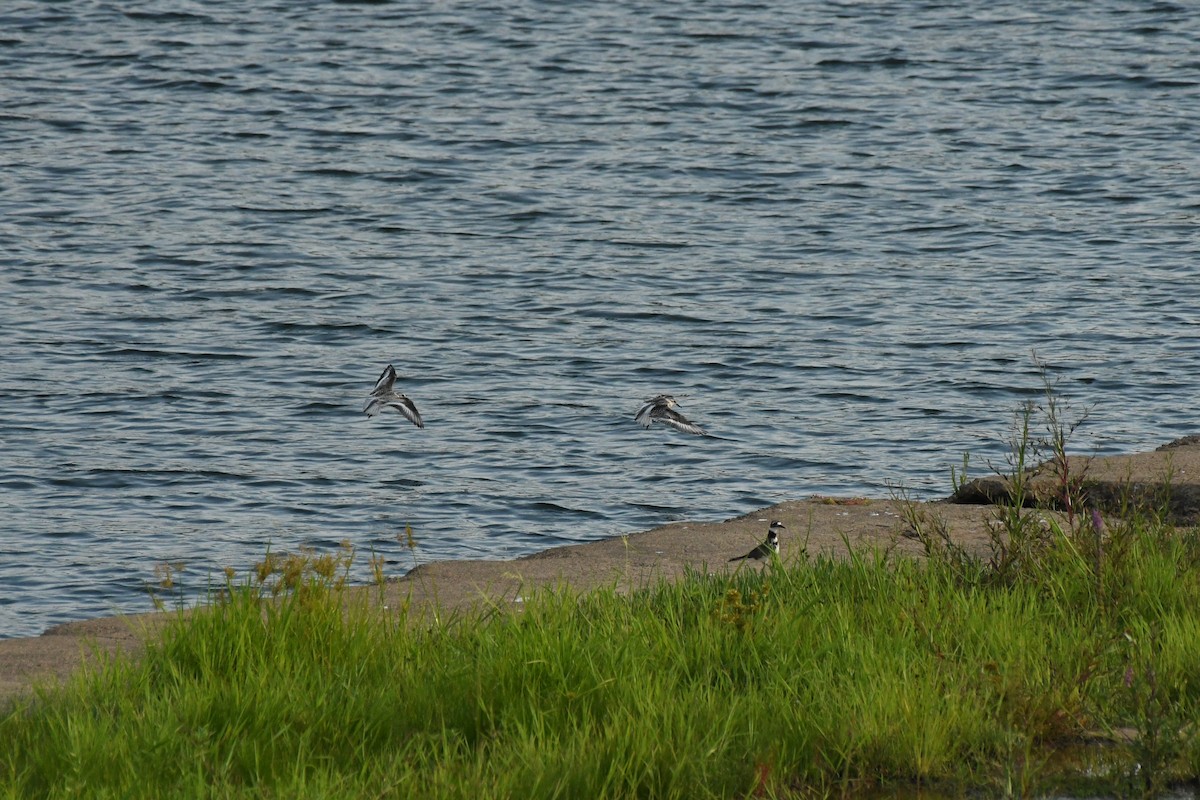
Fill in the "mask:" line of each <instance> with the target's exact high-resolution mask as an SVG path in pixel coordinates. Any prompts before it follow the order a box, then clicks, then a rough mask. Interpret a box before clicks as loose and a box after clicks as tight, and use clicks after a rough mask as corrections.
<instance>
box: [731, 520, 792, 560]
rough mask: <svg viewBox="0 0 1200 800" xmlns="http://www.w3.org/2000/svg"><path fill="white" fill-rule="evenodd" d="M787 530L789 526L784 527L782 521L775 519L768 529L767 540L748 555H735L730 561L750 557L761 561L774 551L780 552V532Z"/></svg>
mask: <svg viewBox="0 0 1200 800" xmlns="http://www.w3.org/2000/svg"><path fill="white" fill-rule="evenodd" d="M786 530H787V528H785V527H783V523H782V522H780V521H779V520H773V521H772V522H771V527H770V528H769V529H768V530H767V540H766V541H765V542H763V543H762V544H760V545H759V546H758V547H756V548H754V549H753V550H751V551H750V552H749V553H746V555H744V556H734V557H733V558H731V559H729V560H730V561H745V560H746V559H748V558H749V559H752V560H754V561H759V560H761V559H764V558H767V557H768V556H770V555H771V554H772V553H778V552H779V534H781V533H783V532H785V531H786Z"/></svg>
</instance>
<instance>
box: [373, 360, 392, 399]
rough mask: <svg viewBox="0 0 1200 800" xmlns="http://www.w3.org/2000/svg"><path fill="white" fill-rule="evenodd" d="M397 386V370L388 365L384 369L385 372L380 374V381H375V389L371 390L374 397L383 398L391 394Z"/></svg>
mask: <svg viewBox="0 0 1200 800" xmlns="http://www.w3.org/2000/svg"><path fill="white" fill-rule="evenodd" d="M395 385H396V368H395V367H393V366H392V365H391V364H388V365H387V366H386V367H384V368H383V372H381V373H380V374H379V380H377V381H375V388H374V389H372V390H371V396H372V397H382V396H383V395H385V394H391V392H392V387H393V386H395Z"/></svg>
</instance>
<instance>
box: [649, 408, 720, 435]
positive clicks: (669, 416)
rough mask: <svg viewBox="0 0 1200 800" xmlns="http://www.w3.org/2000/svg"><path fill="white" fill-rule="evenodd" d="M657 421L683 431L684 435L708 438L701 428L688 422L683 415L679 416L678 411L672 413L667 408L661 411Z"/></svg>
mask: <svg viewBox="0 0 1200 800" xmlns="http://www.w3.org/2000/svg"><path fill="white" fill-rule="evenodd" d="M659 419H660V420H662V421H663V422H665V423H667V424H668V425H670V426H671V427H672V428H675V429H676V430H680V431H683V432H684V433H694V434H696V435H697V436H708V434H707V433H705V432H704V429H703V428H701V427H700V426H699V425H697V424H695V423H694V422H691V421H689V420H688V418H687V417H685V416H684V415H683V414H680V413H679V412H678V411H672V410H671V409H669V408H665V409H663V414H662V416H660V417H659Z"/></svg>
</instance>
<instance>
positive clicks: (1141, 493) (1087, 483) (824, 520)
mask: <svg viewBox="0 0 1200 800" xmlns="http://www.w3.org/2000/svg"><path fill="white" fill-rule="evenodd" d="M1069 470H1070V471H1069V475H1068V477H1069V479H1070V480H1073V481H1078V485H1079V486H1080V489H1081V491H1082V492H1083V494H1084V496H1085V497H1086V498H1087V500H1088V502H1089V503H1090V504H1092V505H1094V506H1096V507H1097V508H1099V509H1100V510H1101V511H1102V512H1103V513H1105V514H1109V515H1113V514H1120V513H1121V512H1122V510H1123V509H1125V508H1128V507H1131V506H1138V505H1141V504H1147V503H1149V504H1151V505H1153V506H1154V507H1161V508H1165V509H1166V510H1167V513H1168V516H1169V517H1170V519H1171V520H1172V521H1173V522H1175V523H1176V524H1179V525H1187V526H1190V525H1196V524H1200V436H1188V437H1184V438H1183V439H1179V440H1177V441H1175V442H1171V443H1170V444H1168V445H1164V446H1163V447H1160V448H1158V449H1157V450H1155V451H1153V452H1148V453H1135V454H1132V455H1123V456H1108V457H1102V458H1101V457H1098V458H1082V457H1075V458H1072V459H1071V460H1070V463H1069ZM1011 485H1012V482H1011V480H1010V479H1008V478H1003V477H999V476H993V477H987V478H980V479H977V480H974V481H971V482H969V483H967V484H966V485H964V486H962V487H960V488H959V490H958V491H956V492H955V494H954V496H952V497H950V498H947V499H946V500H942V501H935V502H920V503H911V504H906V503H905V502H903V501H901V500H897V499H868V498H829V497H813V498H809V499H806V500H793V501H788V502H784V503H780V504H778V505H775V506H771V507H769V508H764V509H761V510H759V511H755V512H752V513H750V514H746V515H743V516H740V517H736V518H733V519H729V520H726V521H724V522H677V523H671V524H669V525H664V526H662V527H659V528H655V529H653V530H649V531H645V532H642V533H635V534H630V535H629V536H623V537H617V538H613V539H606V540H603V541H599V542H590V543H587V544H580V545H571V546H567V547H558V548H554V549H552V550H547V551H544V552H542V553H538V554H536V555H533V556H528V557H526V558H521V559H517V560H515V561H445V562H437V563H431V564H425V565H422V566H420V567H418V568H417V569H415V570H413V571H412V572H410V573H409V574H408V575H406V576H405V577H404V578H402V579H399V580H396V581H392V582H390V583H389V584H388V585H387V587H386V590H385V595H384V600H383V602H384V604H385V605H387V606H390V607H393V608H395V607H398V606H399V605H400V604H401V603H402V602H404V600H405V599H406V598H407V600H408V602H409V603H410V604H411V607H412V608H413V609H414V610H415V611H417V612H419V613H422V614H426V615H432V614H438V613H450V612H452V611H453V610H455V609H458V608H463V607H465V606H468V605H473V604H478V603H489V604H504V605H512V604H517V605H519V604H520V603H521V602H522V599H523V595H524V594H525V593H528V592H529V591H531V590H533V589H535V588H538V587H544V586H555V585H567V586H570V587H572V588H574V589H576V590H580V591H583V590H587V589H592V588H596V587H601V586H611V587H615V588H617V589H618V590H620V591H629V590H632V589H636V588H638V587H642V586H646V585H649V584H652V583H654V582H655V581H657V580H660V579H665V580H673V579H676V578H678V577H680V576H682V575H683V574H684V573H685V572H686V571H688V570H697V571H704V572H715V571H719V570H726V569H737V568H741V569H748V568H749V569H753V568H755V567H754V566H753V562H734V563H730V562H729V559H730V558H731V557H732V556H735V555H740V554H742V553H745V552H746V551H747V550H749V549H750V548H752V547H754V546H755V545H756V544H758V543H759V542H761V541H762V539H763V536H764V535H765V533H766V530H767V525H768V523H769V522H770V521H771V520H775V519H777V520H780V521H782V522H783V523H784V524H785V525H786V526H787V529H788V534H787V536H786V537H784V538H783V541H782V544H781V553H780V554H781V556H782V558H783V559H784V561H785V562H786V561H790V560H793V559H797V558H800V557H801V556H802V554H804V553H807V554H808V555H810V556H815V555H819V554H832V555H837V554H843V553H845V552H846V550H847V547H863V546H875V547H880V548H888V549H891V550H892V552H894V553H896V554H899V555H907V556H913V557H920V556H921V554H922V552H923V551H922V547H921V545H920V543H919V542H918V541H916V540H915V539H914V538H913V537H912V536H911V535H909V534H911V527H912V520H913V518H914V516H913V515H914V514H916V515H918V516H920V517H921V518H924V519H928V520H937V521H938V522H939V523H944V525H945V529H946V530H947V531H948V532H949V535H950V537H951V538H952V539H953V540H954V541H955V542H956V543H958V544H960V545H962V546H963V547H966V548H967V549H969V550H972V551H975V552H979V553H983V552H986V549H987V545H988V542H989V541H990V535H991V533H990V530H991V528H990V526H991V525H992V524H993V520H994V519H995V504H996V503H1000V502H1005V501H1006V500H1007V498H1008V497H1009V493H1010V491H1011ZM1056 485H1058V482H1057V481H1056V479H1055V478H1054V477H1053V476H1052V475H1049V474H1045V473H1044V472H1041V473H1039V474H1037V475H1034V476H1032V477H1031V479H1030V483H1029V487H1030V490H1029V492H1028V497H1027V504H1028V505H1036V506H1040V507H1043V508H1053V506H1054V504H1055V489H1054V487H1055V486H1056ZM743 563H745V564H746V565H745V566H742V565H743ZM367 590H368V589H366V588H364V589H359V590H356V591H367ZM370 591H375V590H374V589H370ZM171 617H172V612H163V613H150V614H139V615H130V616H116V617H105V618H101V619H94V620H86V621H82V622H72V623H68V624H66V625H59V626H56V627H54V628H51V629H50V630H48V631H46V633H44V634H43V635H41V636H37V637H31V638H25V639H7V640H2V641H0V702H5V701H7V700H9V699H11V698H14V697H17V696H19V695H21V694H25V693H28V692H29V691H30V690H31V689H32V688H33V687H34V686H35V685H37V684H39V683H49V682H53V681H56V680H61V679H64V678H66V677H68V676H69V675H70V674H71V673H73V672H74V671H76V670H77V669H78V668H79V667H80V665H82V664H83V663H84V662H85V661H87V660H88V659H89V658H95V657H96V655H98V654H114V653H124V654H129V655H134V656H136V655H137V654H138V653H139V652H140V651H141V649H142V648H143V646H144V644H143V642H144V641H145V640H146V637H151V636H154V635H155V632H156V631H157V630H159V629H160V628H161V627H162V625H163V624H164V623H165V622H167V621H168V620H169V619H170V618H171Z"/></svg>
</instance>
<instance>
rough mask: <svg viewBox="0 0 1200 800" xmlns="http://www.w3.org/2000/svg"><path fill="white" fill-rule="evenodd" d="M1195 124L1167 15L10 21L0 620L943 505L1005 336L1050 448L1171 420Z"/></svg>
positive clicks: (1016, 377)
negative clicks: (777, 521)
mask: <svg viewBox="0 0 1200 800" xmlns="http://www.w3.org/2000/svg"><path fill="white" fill-rule="evenodd" d="M1198 117H1200V16H1197V15H1196V14H1194V13H1192V12H1191V11H1190V10H1189V9H1188V8H1187V7H1186V6H1184V5H1182V4H1180V5H1172V4H1169V3H1158V4H1153V3H1145V4H1137V6H1136V7H1132V8H1131V7H1129V5H1128V4H1125V3H1118V2H1115V0H1101V2H1094V3H1016V2H999V3H997V2H994V1H993V0H989V2H986V3H984V2H974V3H967V4H943V3H933V2H930V3H857V2H856V3H847V4H832V3H825V2H819V3H818V2H808V3H806V2H760V3H745V4H736V3H735V4H729V3H723V4H703V3H702V4H697V3H670V2H660V1H659V0H656V1H655V2H644V1H642V0H630V1H629V2H619V3H608V4H603V5H600V6H596V5H591V4H588V5H579V4H545V3H538V2H506V3H502V4H493V5H484V4H479V3H475V2H470V3H468V2H461V3H459V2H439V3H427V2H421V3H407V2H393V3H361V4H358V3H311V4H306V3H292V2H287V3H282V2H280V3H270V2H266V3H264V2H253V3H251V2H245V0H228V2H205V3H190V4H181V3H176V2H172V3H166V2H145V3H141V4H134V5H132V6H130V5H129V4H117V3H108V2H75V3H70V4H60V3H46V2H22V1H21V0H17V1H16V2H9V3H7V4H5V6H4V10H3V12H0V158H2V159H3V169H2V170H0V212H2V213H0V323H2V326H3V349H2V358H0V452H2V453H3V458H2V461H0V520H2V522H0V526H2V527H0V636H18V635H29V634H35V633H38V632H40V631H41V630H43V629H45V628H46V627H47V626H48V625H50V624H54V623H57V622H61V621H65V620H69V619H77V618H83V617H88V616H95V615H99V614H106V613H112V612H115V611H118V610H120V611H139V610H145V609H148V608H149V607H150V604H149V601H148V599H147V596H146V593H145V586H146V584H147V583H148V582H152V581H153V580H154V571H155V567H156V565H160V564H162V563H164V562H176V561H182V562H184V563H185V565H186V568H187V569H186V572H185V573H184V575H183V582H182V584H181V585H182V590H183V591H184V592H185V594H187V595H189V596H195V594H196V593H197V592H199V591H201V590H202V589H203V587H204V586H205V584H206V582H207V581H208V580H210V579H211V578H212V577H213V576H215V575H218V574H219V570H220V568H221V567H225V566H231V567H234V568H236V569H238V570H245V569H246V568H248V567H249V566H250V565H252V564H253V563H254V562H255V561H256V560H258V559H260V558H261V556H262V554H263V553H264V552H265V550H266V548H267V547H268V546H270V547H272V548H273V549H275V550H291V549H295V548H296V547H298V546H301V545H307V546H312V547H315V548H318V549H319V550H327V549H329V548H332V547H335V546H336V545H337V543H338V542H340V541H342V540H349V541H350V542H351V543H353V544H354V545H355V546H356V547H358V548H360V549H362V550H370V549H374V550H375V552H377V553H378V554H380V555H381V556H383V557H384V558H385V559H386V560H387V562H388V564H387V571H388V572H389V573H391V574H400V573H403V572H404V571H405V570H407V569H408V568H409V567H411V566H412V563H413V554H412V553H410V552H409V551H408V550H407V549H406V548H405V547H404V546H403V543H402V542H401V541H399V539H398V537H399V538H403V530H404V527H405V526H406V525H411V526H412V528H413V532H414V534H415V536H416V538H417V541H418V549H417V552H416V557H417V558H418V559H420V560H430V559H446V558H480V557H485V558H509V557H513V556H517V555H521V554H524V553H529V552H532V551H536V550H539V549H543V548H546V547H551V546H555V545H560V544H563V543H567V542H576V541H584V540H589V539H596V538H600V537H605V536H612V535H616V534H620V533H625V532H629V531H635V530H639V529H644V528H648V527H651V526H654V525H657V524H659V523H662V522H666V521H669V520H675V519H682V518H691V519H721V518H726V517H729V516H733V515H736V514H740V513H744V512H746V511H749V510H752V509H754V508H757V507H761V506H764V505H767V504H770V503H773V502H776V501H780V500H784V499H788V498H797V497H804V496H807V495H810V494H813V493H832V494H844V495H854V494H867V495H874V496H882V495H886V494H887V492H888V491H889V489H888V487H889V485H897V486H902V487H905V488H906V489H907V490H908V491H909V492H911V493H912V494H913V495H915V496H917V497H934V496H940V495H944V494H946V493H947V492H948V491H949V488H950V487H949V470H950V467H951V466H952V465H956V464H958V463H959V461H960V458H961V455H962V453H964V452H970V453H972V454H973V455H974V456H975V459H976V462H979V461H982V460H983V459H989V458H990V459H993V460H998V459H1000V458H1002V454H1003V444H1002V439H1003V437H1004V435H1005V434H1006V432H1007V429H1008V424H1009V420H1010V417H1011V414H1012V412H1013V410H1014V409H1015V408H1016V407H1017V405H1018V404H1019V403H1020V402H1021V401H1022V400H1023V399H1025V398H1028V397H1030V396H1031V395H1032V394H1033V393H1035V392H1036V391H1037V389H1038V387H1039V379H1038V376H1037V373H1036V369H1035V367H1034V364H1033V360H1032V357H1031V350H1033V349H1035V348H1036V350H1037V353H1038V355H1039V357H1041V358H1042V359H1044V360H1045V361H1046V362H1047V364H1048V365H1049V367H1050V373H1051V375H1052V376H1054V377H1055V378H1057V379H1058V380H1059V381H1060V384H1059V386H1060V391H1061V392H1062V394H1063V395H1064V396H1065V397H1066V398H1068V399H1069V400H1070V401H1071V402H1073V403H1074V404H1075V405H1076V407H1078V408H1084V407H1088V406H1092V412H1091V416H1090V418H1089V420H1088V421H1087V423H1086V424H1085V425H1084V426H1083V427H1082V428H1081V430H1080V432H1079V435H1078V437H1077V439H1076V446H1077V447H1078V448H1079V449H1080V450H1081V451H1087V452H1099V453H1111V452H1128V451H1135V450H1142V449H1149V448H1152V447H1154V446H1156V445H1158V444H1160V443H1162V442H1165V441H1168V440H1170V439H1173V438H1175V437H1176V436H1179V435H1183V434H1186V433H1192V432H1195V430H1196V428H1195V424H1194V421H1193V408H1194V403H1195V397H1196V396H1197V390H1198V389H1200V386H1198V384H1197V377H1196V376H1197V370H1196V368H1195V365H1196V363H1197V356H1198V355H1200V340H1198V334H1200V328H1198V323H1200V311H1198V310H1197V303H1196V286H1197V279H1198V278H1200V266H1198V265H1200V261H1198V259H1197V255H1198V246H1197V236H1196V231H1197V222H1198V221H1200V201H1198V200H1197V194H1196V187H1197V186H1198V185H1200V159H1197V158H1196V153H1197V152H1200V124H1198V123H1200V119H1198ZM389 362H390V363H394V364H395V365H396V366H397V368H398V369H399V371H400V373H401V378H400V381H399V384H398V388H399V389H400V390H401V391H404V392H405V393H407V394H408V395H409V396H410V397H412V398H413V399H414V400H415V402H416V403H417V405H418V406H419V408H420V409H421V412H422V414H423V415H424V417H425V420H426V423H427V428H426V429H425V430H417V429H416V428H414V427H412V426H411V425H409V424H408V423H407V422H405V421H404V420H402V419H399V418H398V417H386V418H379V419H375V420H371V421H367V420H365V419H364V418H363V417H362V416H361V414H360V409H361V408H362V404H363V400H364V398H365V396H366V394H367V392H368V391H369V390H370V388H371V386H372V384H373V383H374V380H375V378H376V376H377V375H378V374H379V371H380V370H381V369H382V368H383V366H384V365H385V364H387V363H389ZM659 392H673V393H676V394H687V395H689V397H687V398H686V399H684V400H683V403H684V410H685V411H686V413H688V415H689V416H690V417H691V419H693V420H694V421H696V422H697V423H699V424H701V425H703V426H705V427H707V428H708V429H710V430H711V431H712V432H713V433H715V434H717V435H718V436H720V437H722V438H715V437H714V438H708V439H702V438H697V437H688V436H684V435H682V434H679V433H676V432H674V431H671V430H669V429H665V428H663V427H661V426H660V427H656V428H653V429H651V430H649V431H643V430H642V429H640V428H639V427H638V426H637V425H635V424H634V423H633V421H632V417H633V414H634V412H635V411H636V410H637V408H638V405H639V403H640V402H641V401H642V400H644V399H645V398H646V397H648V396H650V395H653V394H656V393H659ZM364 573H365V568H364ZM360 577H361V575H360Z"/></svg>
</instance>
